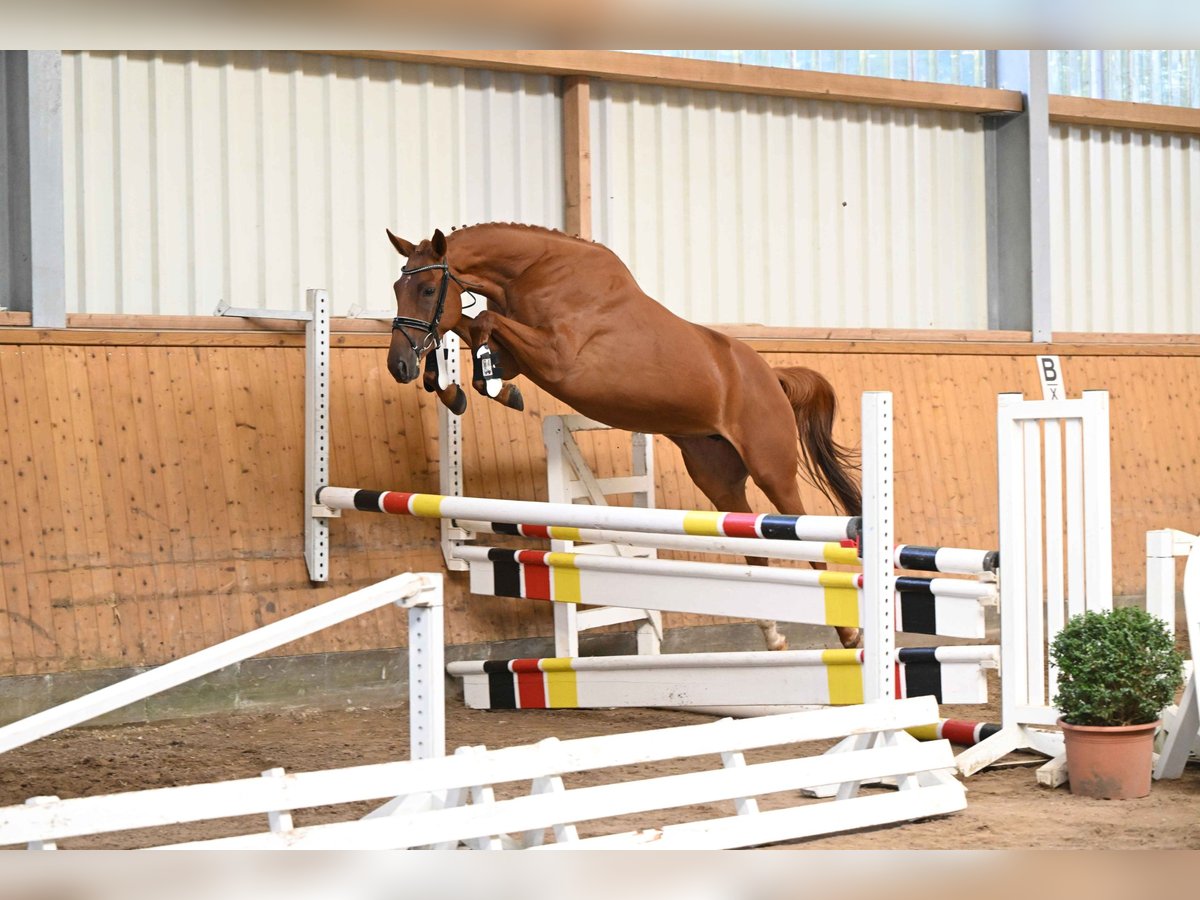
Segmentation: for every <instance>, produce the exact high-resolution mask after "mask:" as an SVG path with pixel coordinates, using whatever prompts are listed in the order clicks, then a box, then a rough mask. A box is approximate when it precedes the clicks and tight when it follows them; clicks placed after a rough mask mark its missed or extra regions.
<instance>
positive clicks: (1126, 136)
mask: <svg viewBox="0 0 1200 900" xmlns="http://www.w3.org/2000/svg"><path fill="white" fill-rule="evenodd" d="M1050 157H1051V164H1050V197H1051V258H1052V278H1053V292H1054V304H1055V307H1054V320H1053V327H1054V329H1055V330H1056V331H1091V332H1158V333H1190V334H1195V333H1200V224H1197V223H1200V139H1197V138H1196V137H1195V136H1194V135H1183V134H1160V133H1154V132H1137V131H1129V130H1127V129H1118V128H1099V127H1084V126H1077V125H1070V126H1068V125H1061V126H1056V127H1052V128H1051V138H1050Z"/></svg>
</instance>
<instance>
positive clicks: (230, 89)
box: [63, 52, 563, 315]
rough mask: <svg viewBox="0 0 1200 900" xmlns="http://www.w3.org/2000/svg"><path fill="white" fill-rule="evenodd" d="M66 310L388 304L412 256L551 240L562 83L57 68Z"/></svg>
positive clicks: (247, 70)
mask: <svg viewBox="0 0 1200 900" xmlns="http://www.w3.org/2000/svg"><path fill="white" fill-rule="evenodd" d="M63 56H64V58H63V93H64V97H63V100H64V103H63V117H64V121H63V126H64V150H65V152H64V156H65V161H64V162H65V175H66V184H65V195H66V204H65V205H66V223H67V245H66V254H67V309H68V311H70V312H123V313H161V314H201V315H206V314H210V313H211V312H212V310H213V309H214V308H215V307H216V305H217V302H218V301H219V300H221V299H224V300H226V301H227V302H229V303H231V304H232V305H234V306H250V307H268V308H275V309H289V308H298V307H299V306H301V305H302V303H303V292H304V290H305V288H309V287H325V288H328V289H329V290H330V292H331V298H332V301H333V304H334V310H335V312H338V313H341V312H342V311H344V310H345V309H346V308H347V307H348V306H349V305H350V304H351V303H360V304H362V305H364V306H369V307H383V306H387V305H390V303H391V302H392V301H391V297H390V290H389V288H390V285H391V282H392V281H393V280H394V279H395V278H396V275H397V274H398V270H399V259H398V257H397V256H396V255H395V251H394V250H392V248H391V246H390V245H389V244H388V243H387V240H386V237H385V235H384V233H383V229H384V228H385V227H391V228H392V229H393V231H397V232H398V233H400V234H402V235H405V236H407V237H409V238H412V239H416V238H419V237H422V236H428V235H429V234H430V233H432V230H433V228H434V227H440V228H442V229H449V227H450V226H451V225H462V224H466V223H469V222H479V221H488V220H492V219H504V220H508V219H514V220H521V221H532V222H539V223H542V224H545V225H550V226H554V227H559V226H561V224H562V210H563V197H562V193H563V188H562V183H563V178H562V149H561V148H562V118H561V102H560V98H559V86H558V82H557V79H552V78H550V77H546V76H537V75H517V74H503V73H491V72H485V71H474V70H464V69H459V68H449V67H444V66H421V65H408V64H400V63H393V62H384V61H368V60H361V59H348V58H339V57H330V56H316V55H310V54H299V53H267V52H229V53H225V52H201V53H92V52H88V53H65V54H64V55H63Z"/></svg>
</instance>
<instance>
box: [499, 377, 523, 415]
mask: <svg viewBox="0 0 1200 900" xmlns="http://www.w3.org/2000/svg"><path fill="white" fill-rule="evenodd" d="M508 387H509V392H508V396H507V397H505V398H504V405H505V406H507V407H508V408H509V409H515V410H516V411H517V412H524V411H525V398H524V397H522V396H521V389H520V388H519V387H517V386H516V385H515V384H510V385H509V386H508Z"/></svg>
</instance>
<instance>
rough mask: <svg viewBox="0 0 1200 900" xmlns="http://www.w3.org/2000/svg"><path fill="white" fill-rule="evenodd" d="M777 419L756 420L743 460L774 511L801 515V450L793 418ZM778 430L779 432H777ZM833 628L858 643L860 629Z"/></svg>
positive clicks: (845, 640) (841, 636)
mask: <svg viewBox="0 0 1200 900" xmlns="http://www.w3.org/2000/svg"><path fill="white" fill-rule="evenodd" d="M778 422H779V420H778V419H773V418H772V417H769V416H763V417H761V419H760V420H756V427H755V430H754V433H753V439H752V440H750V441H748V442H747V443H746V446H745V447H744V449H741V452H742V459H743V460H744V462H745V466H746V468H747V470H748V471H749V473H750V477H752V478H753V479H754V483H755V484H757V485H758V486H759V488H761V489H762V492H763V493H764V494H766V495H767V499H768V500H770V501H771V503H772V504H774V506H775V508H776V509H777V510H779V511H780V512H781V513H786V514H787V515H795V516H802V515H804V501H803V500H801V499H800V489H799V488H798V487H797V485H796V477H797V473H798V472H799V464H800V455H799V454H800V451H799V446H798V444H797V436H796V432H795V426H794V420H791V421H785V424H786V425H787V427H785V428H778V427H777V426H778ZM772 426H775V427H772ZM777 431H778V432H782V433H778V434H777V433H776V432H777ZM809 565H810V566H812V567H813V568H814V569H824V568H825V563H819V562H814V563H809ZM834 628H835V630H836V631H837V634H838V640H840V641H841V643H842V646H843V647H858V646H861V644H862V630H861V629H859V628H854V627H852V626H847V625H835V626H834Z"/></svg>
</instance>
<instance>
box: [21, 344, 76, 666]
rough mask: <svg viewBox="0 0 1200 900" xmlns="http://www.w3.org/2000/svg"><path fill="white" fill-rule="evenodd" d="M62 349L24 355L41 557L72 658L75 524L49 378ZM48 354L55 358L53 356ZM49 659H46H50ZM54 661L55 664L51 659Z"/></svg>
mask: <svg viewBox="0 0 1200 900" xmlns="http://www.w3.org/2000/svg"><path fill="white" fill-rule="evenodd" d="M61 356H62V353H61V350H60V349H59V348H54V351H51V352H49V353H46V354H44V355H43V354H41V353H25V354H23V355H22V357H21V362H22V364H23V365H22V368H23V371H24V375H25V390H26V394H25V396H26V399H27V403H28V405H27V407H26V413H27V414H28V416H29V424H30V438H31V445H32V447H33V466H32V467H33V470H34V473H35V475H36V479H35V484H36V487H37V503H38V507H39V509H40V512H41V525H42V527H41V546H40V554H39V555H40V562H41V565H42V567H43V568H42V571H40V572H38V571H36V570H35V574H36V575H37V576H40V577H41V578H44V580H45V585H46V588H47V590H48V596H47V598H46V599H47V602H48V604H49V611H48V618H49V620H50V621H51V622H52V623H53V626H54V630H53V634H54V638H55V642H56V644H57V645H58V646H57V648H56V655H58V656H59V657H61V658H64V659H68V660H72V661H74V660H77V659H78V657H79V634H78V630H77V628H76V624H75V615H74V611H73V610H72V609H71V608H70V605H71V603H72V599H71V598H72V587H73V584H72V581H73V579H72V577H71V562H70V551H69V547H68V542H67V529H68V528H69V526H70V523H69V521H68V515H69V514H68V511H67V508H66V506H65V505H64V500H65V497H64V496H63V494H62V492H61V491H60V485H61V484H62V480H61V479H60V478H59V477H58V475H59V473H58V472H57V471H56V462H57V460H56V454H57V450H58V448H57V446H56V443H57V442H56V439H55V435H54V414H53V412H52V410H51V397H50V388H49V386H48V384H47V364H48V365H49V367H50V368H55V367H61V365H62V361H61ZM47 357H52V359H50V360H47ZM45 664H46V663H43V665H45ZM49 665H51V666H52V665H53V662H52V661H50V662H49Z"/></svg>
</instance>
